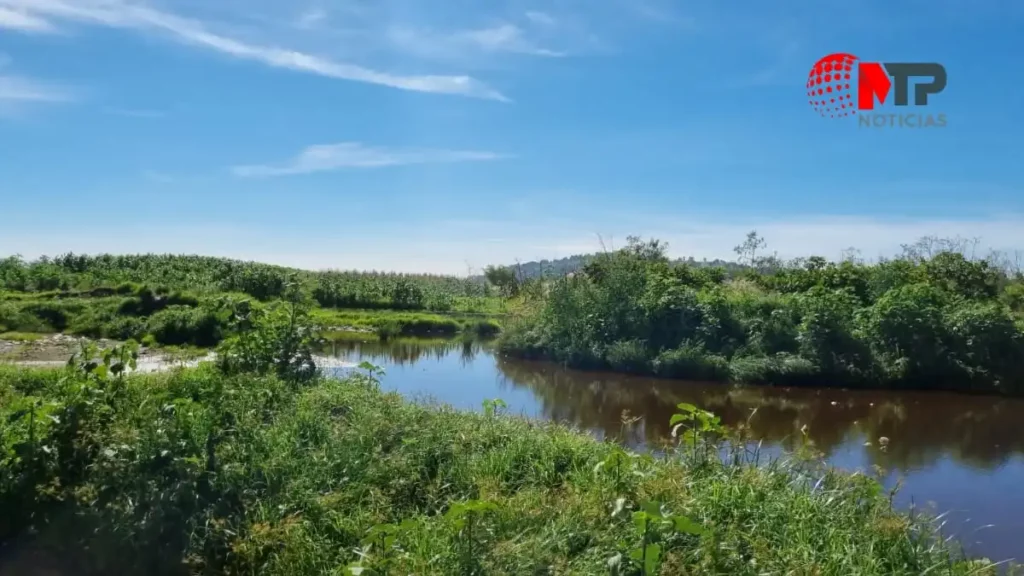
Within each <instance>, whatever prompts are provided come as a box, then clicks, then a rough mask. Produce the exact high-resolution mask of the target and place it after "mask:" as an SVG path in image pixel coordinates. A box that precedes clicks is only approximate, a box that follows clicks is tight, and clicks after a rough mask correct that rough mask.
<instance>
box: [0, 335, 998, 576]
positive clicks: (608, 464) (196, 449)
mask: <svg viewBox="0 0 1024 576" xmlns="http://www.w3.org/2000/svg"><path fill="white" fill-rule="evenodd" d="M107 358H109V361H108V360H107ZM132 358H133V355H132V352H131V350H130V349H128V348H126V349H124V350H122V351H121V352H117V351H111V352H109V356H105V357H102V358H101V357H97V356H96V355H95V354H94V353H86V354H84V355H82V356H80V357H78V358H77V359H76V362H75V363H74V367H71V368H69V369H67V370H64V371H55V370H49V371H46V370H27V369H15V368H12V367H2V366H0V424H2V425H0V509H2V510H4V514H2V515H0V541H2V542H4V543H12V544H13V543H18V542H24V541H26V540H32V541H34V544H38V545H39V546H41V547H44V549H46V550H49V551H50V553H51V554H52V557H53V558H54V559H57V560H65V561H66V563H67V570H66V571H67V572H68V573H75V574H110V573H125V574H154V575H160V574H197V575H198V574H257V573H258V574H266V575H269V576H274V575H285V574H288V575H291V574H345V573H349V574H483V573H487V574H548V573H552V572H557V573H559V574H567V575H590V574H601V573H608V571H609V570H613V571H616V573H619V574H654V573H658V574H738V575H751V576H753V575H756V574H787V573H808V572H810V573H820V574H864V575H886V576H890V575H896V576H910V575H916V574H922V573H936V571H938V573H942V574H950V575H966V574H971V573H974V574H977V573H984V572H983V571H985V570H989V568H988V567H987V566H988V565H987V563H985V562H983V561H981V560H964V559H961V558H960V556H959V555H958V553H956V552H955V551H954V550H953V548H951V545H947V544H945V543H944V542H943V540H942V538H940V537H938V532H937V531H936V529H935V528H934V527H933V525H932V524H930V523H928V521H927V519H924V518H921V517H918V518H916V519H914V520H911V519H909V518H907V517H906V516H903V515H901V514H899V513H896V512H893V510H892V508H891V506H890V503H889V499H888V494H887V493H886V492H884V491H883V490H881V488H880V486H879V485H878V483H877V482H876V481H874V480H872V479H870V478H867V477H865V476H863V475H859V476H847V475H845V474H840V473H837V472H834V471H830V470H820V471H813V474H814V477H815V478H820V481H818V482H816V483H815V485H814V486H813V487H812V486H811V485H810V484H808V483H806V482H804V481H802V480H801V478H803V476H801V472H802V471H804V469H803V468H799V469H798V468H795V467H792V466H790V465H788V464H785V463H783V462H782V461H779V462H776V463H773V464H771V465H767V466H765V465H761V466H758V465H754V464H744V463H742V462H740V463H734V462H732V461H730V460H729V459H723V460H719V459H717V458H713V457H708V458H705V459H704V460H703V461H698V460H696V459H694V458H693V457H692V450H691V449H690V447H689V446H688V445H687V444H685V443H682V444H681V445H680V449H679V450H678V451H676V450H675V449H669V450H668V451H667V452H666V454H665V457H664V458H658V459H655V458H652V457H649V456H646V457H645V456H639V455H637V454H633V453H629V452H626V451H625V450H623V449H622V448H620V447H617V446H615V445H612V444H606V443H599V442H597V441H595V440H593V439H591V438H589V437H586V436H584V435H582V434H580V433H579V432H574V431H572V430H569V429H567V428H564V427H562V426H559V425H555V424H544V423H537V422H530V421H526V420H523V419H519V418H515V417H509V416H504V415H498V414H490V415H488V414H483V413H470V412H457V411H453V410H451V409H449V408H445V407H430V406H424V405H422V404H417V403H413V402H408V401H406V400H403V399H402V398H401V397H400V396H399V395H397V394H388V393H384V392H382V391H381V390H380V387H379V384H378V382H377V381H376V380H375V373H374V372H373V371H370V372H369V373H357V374H353V375H351V376H350V377H348V378H347V379H346V380H332V379H324V378H319V377H317V378H313V379H312V380H309V381H307V382H305V385H303V386H294V385H290V384H289V383H288V382H284V381H282V380H281V379H280V378H278V377H277V375H276V374H274V373H273V371H269V372H268V373H267V375H265V376H258V375H253V374H248V373H245V374H242V373H240V374H237V375H230V374H225V373H223V372H221V371H219V370H217V369H216V367H215V366H212V365H204V366H201V367H199V368H195V369H184V370H177V371H174V372H172V373H166V374H157V375H125V373H124V371H122V370H120V369H119V368H116V366H118V365H130V363H131V361H132ZM101 366H102V367H104V368H101ZM681 410H683V411H684V412H685V413H687V414H693V415H695V418H694V419H693V421H694V422H695V423H696V426H697V429H698V430H702V429H703V428H704V424H703V422H707V423H708V428H711V427H713V426H712V424H711V423H712V422H713V416H708V417H706V418H702V416H703V414H704V413H703V412H699V411H698V410H697V409H696V408H694V409H693V410H692V411H691V410H689V409H687V408H681ZM687 425H689V420H688V421H687ZM687 430H689V428H687ZM705 432H706V436H705V437H706V438H707V439H708V446H709V447H710V446H713V445H714V444H713V442H714V438H716V437H718V435H717V434H715V433H712V432H711V431H710V430H709V431H703V430H702V431H701V433H702V434H705ZM737 449H738V447H737ZM708 454H711V451H710V448H709V452H708ZM794 466H795V465H794ZM595 470H596V472H595ZM609 512H611V514H609ZM609 559H611V560H609ZM5 561H6V557H5V558H0V572H5V570H6V569H7V565H6V564H3V562H5ZM5 573H6V572H5Z"/></svg>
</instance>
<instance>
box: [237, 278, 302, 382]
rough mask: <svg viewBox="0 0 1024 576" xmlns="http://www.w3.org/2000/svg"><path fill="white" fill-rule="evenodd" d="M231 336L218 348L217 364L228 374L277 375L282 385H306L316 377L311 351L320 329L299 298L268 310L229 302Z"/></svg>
mask: <svg viewBox="0 0 1024 576" xmlns="http://www.w3.org/2000/svg"><path fill="white" fill-rule="evenodd" d="M228 306H230V308H231V323H230V326H231V331H232V333H233V336H231V337H230V338H228V339H226V340H225V341H223V342H221V344H220V345H219V346H218V347H217V354H218V358H217V362H218V365H219V366H220V368H221V370H222V371H224V372H225V373H227V374H238V373H255V374H260V375H264V374H276V375H277V376H278V377H279V378H281V379H282V380H285V381H295V382H306V381H309V380H312V379H313V378H314V377H315V376H316V374H317V367H316V363H315V362H314V360H313V350H314V348H315V347H316V344H317V343H318V342H319V327H318V326H316V324H315V323H314V322H313V321H312V320H311V318H310V317H309V306H308V304H306V303H305V302H303V301H301V299H299V298H298V297H293V300H292V301H289V302H279V303H275V304H273V305H270V306H268V307H257V306H252V304H251V303H250V302H249V301H245V300H243V301H241V302H229V303H228Z"/></svg>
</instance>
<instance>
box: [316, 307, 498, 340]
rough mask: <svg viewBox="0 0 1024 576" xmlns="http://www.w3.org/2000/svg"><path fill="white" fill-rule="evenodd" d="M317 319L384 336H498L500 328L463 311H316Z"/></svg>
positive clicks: (339, 328) (326, 324)
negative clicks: (435, 312) (463, 334)
mask: <svg viewBox="0 0 1024 576" xmlns="http://www.w3.org/2000/svg"><path fill="white" fill-rule="evenodd" d="M312 315H313V318H314V319H315V320H316V321H317V322H320V323H321V324H323V325H324V326H326V327H328V328H330V329H335V330H341V329H344V328H356V329H365V330H372V331H373V332H375V333H376V334H378V335H379V336H381V337H383V338H391V337H395V336H427V337H429V336H453V335H455V334H459V333H464V332H469V333H473V334H477V335H479V336H485V337H486V336H494V335H495V334H497V333H498V332H499V331H500V325H499V324H498V322H497V321H496V320H495V319H493V318H489V317H486V316H479V315H463V314H430V313H423V312H405V311H395V310H325V309H315V310H313V313H312Z"/></svg>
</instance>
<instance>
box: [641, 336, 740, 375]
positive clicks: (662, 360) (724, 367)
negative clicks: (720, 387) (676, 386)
mask: <svg viewBox="0 0 1024 576" xmlns="http://www.w3.org/2000/svg"><path fill="white" fill-rule="evenodd" d="M652 368H653V371H654V373H655V374H657V375H658V376H662V377H666V378H683V379H687V380H728V379H729V361H728V360H727V359H726V358H725V357H724V356H718V355H715V354H709V353H708V352H707V351H706V350H705V349H704V348H703V347H702V346H696V345H691V344H685V345H683V346H681V347H679V348H676V349H674V350H665V351H663V352H661V353H660V354H658V356H657V357H656V358H655V359H654V362H653V363H652Z"/></svg>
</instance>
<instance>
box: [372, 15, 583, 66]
mask: <svg viewBox="0 0 1024 576" xmlns="http://www.w3.org/2000/svg"><path fill="white" fill-rule="evenodd" d="M387 36H388V38H389V39H390V40H391V42H392V44H393V45H394V46H396V47H398V48H399V49H400V50H402V51H404V52H407V53H410V54H414V55H416V56H420V57H424V58H435V59H442V60H467V59H472V58H479V57H480V56H482V55H493V54H500V53H504V54H522V55H530V56H545V57H551V58H554V57H559V56H564V55H565V53H564V52H559V51H557V50H551V49H548V48H544V47H542V46H540V45H538V44H537V43H536V42H535V41H533V40H531V39H530V38H528V37H527V36H526V34H525V33H524V32H523V30H522V28H520V27H518V26H516V25H514V24H509V23H503V24H498V25H496V26H492V27H489V28H477V29H472V30H462V31H458V32H451V33H441V32H436V31H433V30H427V29H417V28H409V27H405V26H393V27H391V28H390V29H389V30H388V33H387Z"/></svg>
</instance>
